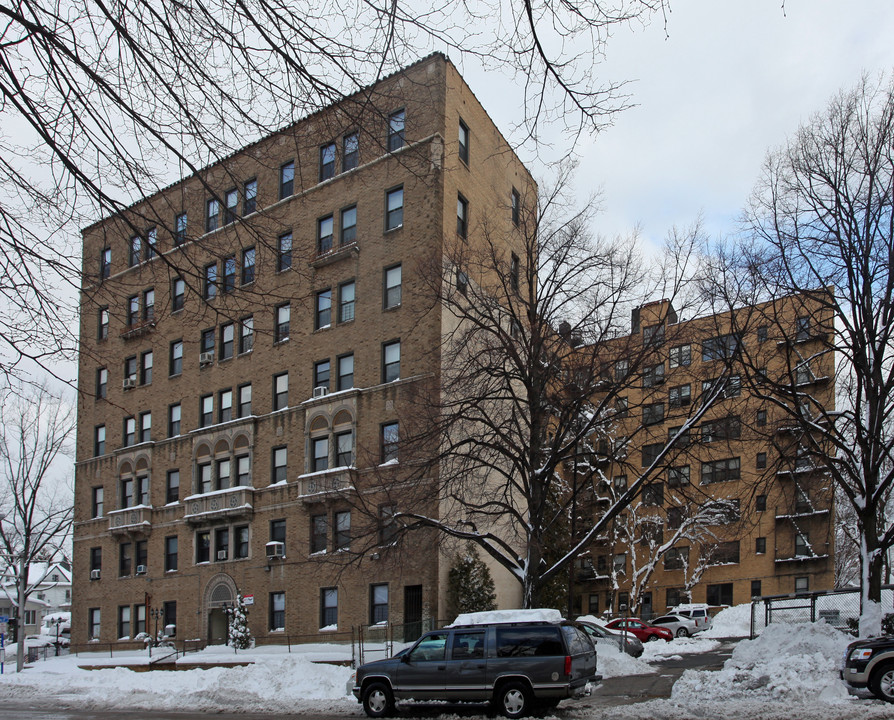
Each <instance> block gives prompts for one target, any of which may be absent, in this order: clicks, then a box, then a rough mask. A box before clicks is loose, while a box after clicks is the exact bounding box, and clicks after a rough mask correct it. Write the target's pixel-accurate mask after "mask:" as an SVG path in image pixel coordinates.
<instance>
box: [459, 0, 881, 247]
mask: <svg viewBox="0 0 894 720" xmlns="http://www.w3.org/2000/svg"><path fill="white" fill-rule="evenodd" d="M607 55H608V57H607V60H606V63H605V65H604V66H601V67H599V68H596V71H597V72H600V73H602V74H604V77H606V78H607V79H610V80H624V79H630V80H635V82H634V83H633V84H632V85H631V91H632V93H633V101H634V102H635V103H637V107H635V108H633V109H631V110H628V111H626V112H624V113H622V114H621V115H619V116H618V117H617V118H616V120H615V125H614V127H612V128H610V129H608V130H606V131H605V132H603V133H601V134H600V135H599V136H598V137H596V138H588V139H587V140H586V142H585V144H584V145H583V147H582V151H583V154H582V158H581V168H580V171H579V175H578V182H579V184H580V189H581V191H582V192H583V191H584V190H587V189H595V188H599V187H601V188H602V190H603V198H604V207H605V210H604V212H603V214H602V215H601V216H600V218H599V222H598V229H599V230H600V231H601V232H604V233H606V234H616V233H626V232H628V231H629V230H631V229H632V228H633V227H634V226H635V225H637V224H639V225H641V227H642V231H643V235H644V236H645V237H646V238H648V239H650V240H655V241H657V240H660V239H661V238H662V237H663V236H664V235H665V233H666V232H667V230H668V229H669V228H670V227H671V226H672V225H674V224H676V225H680V226H685V225H688V224H689V223H691V222H692V220H693V219H694V218H696V217H697V216H698V214H699V213H700V212H701V213H703V214H704V217H705V221H706V228H707V229H708V231H709V232H711V233H712V234H714V235H717V234H727V233H730V232H733V231H734V230H735V229H736V227H735V221H736V219H737V217H738V214H739V211H740V209H741V208H742V206H743V204H744V202H745V200H746V198H747V196H748V194H749V193H750V191H751V188H752V187H753V185H754V182H755V180H756V178H757V176H758V174H759V171H760V165H761V161H762V160H763V158H764V155H765V153H766V151H767V149H768V148H770V147H773V146H777V145H780V144H782V143H783V142H784V141H785V138H786V136H787V135H789V134H791V133H793V132H794V131H795V130H796V129H797V127H798V124H799V123H800V122H801V121H803V120H806V119H808V118H809V117H810V115H811V114H813V113H814V112H816V111H818V110H820V109H822V108H823V107H824V106H825V104H826V102H827V101H828V99H829V98H830V97H831V96H832V95H833V94H834V93H835V92H836V91H837V90H839V89H841V88H844V87H849V86H852V85H853V84H854V83H855V82H857V80H858V79H859V78H860V75H861V73H863V72H864V71H867V72H870V73H873V74H875V73H878V72H879V71H888V72H890V71H891V70H892V69H894V1H892V0H850V1H848V0H785V8H784V10H783V8H782V0H671V13H670V15H669V16H668V22H667V35H665V33H664V28H663V26H662V23H661V20H660V18H658V19H657V20H656V21H654V22H653V23H652V24H651V25H649V26H648V27H645V28H636V29H635V30H634V29H621V30H618V31H616V33H615V36H614V37H613V38H612V39H611V40H610V42H609V45H608V50H607ZM463 71H464V74H465V76H466V78H467V80H468V81H469V82H470V84H471V85H472V87H473V89H474V90H475V92H476V94H477V95H478V97H479V98H480V99H481V100H482V101H483V102H484V104H485V106H486V107H487V108H488V111H489V112H490V113H491V115H492V116H493V117H494V119H495V120H496V121H497V124H498V125H499V126H500V127H501V128H504V129H505V128H508V126H509V125H510V123H511V115H510V113H511V112H513V107H512V105H511V103H496V104H495V103H493V102H492V101H489V98H490V97H492V91H493V88H491V87H489V86H488V85H489V80H488V78H487V77H481V76H477V75H476V73H475V72H474V71H472V70H471V69H470V68H463ZM491 82H492V81H491Z"/></svg>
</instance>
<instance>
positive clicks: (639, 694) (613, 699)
mask: <svg viewBox="0 0 894 720" xmlns="http://www.w3.org/2000/svg"><path fill="white" fill-rule="evenodd" d="M733 647H734V643H723V644H722V645H721V646H720V647H719V648H718V649H717V650H714V651H712V652H707V653H698V654H691V655H683V656H680V657H679V658H677V659H673V660H664V661H662V662H658V663H654V667H655V669H656V670H657V671H658V672H657V673H655V674H651V675H626V676H623V677H616V678H608V679H607V680H603V681H602V684H601V685H600V687H599V688H598V689H597V691H596V692H595V693H594V694H593V695H591V696H590V697H588V698H582V699H580V700H566V701H565V702H563V703H562V705H561V706H560V707H559V708H558V709H557V710H555V711H553V712H554V714H555V715H556V716H557V717H559V718H561V717H562V716H563V715H564V713H563V712H562V711H563V709H570V708H572V707H574V708H578V709H579V708H580V707H581V706H590V707H594V708H606V707H612V706H618V705H626V704H629V703H631V702H643V701H645V700H653V699H656V698H667V697H670V692H671V688H672V687H673V684H674V682H676V680H677V678H679V677H680V675H682V674H683V672H684V671H685V670H688V669H700V670H719V669H720V668H721V667H722V665H723V662H724V661H725V660H726V659H727V658H728V657H729V656H730V654H731V653H732V650H733ZM443 712H444V706H443V705H434V706H425V705H414V706H413V710H412V713H410V712H407V711H404V712H402V713H399V714H398V719H399V718H401V717H423V718H433V717H437V716H438V715H441V714H443ZM450 712H451V714H457V715H461V716H463V717H483V716H484V715H485V711H484V709H483V708H482V707H480V706H479V707H462V708H455V707H453V708H451V709H450ZM551 714H553V713H551ZM123 715H124V713H122V712H121V711H116V710H77V709H67V708H59V707H53V706H52V705H51V704H49V703H48V704H46V705H43V704H41V705H37V704H32V703H25V704H21V705H17V704H15V703H10V702H8V701H7V702H4V703H2V704H0V720H121V718H122V716H123ZM126 716H127V720H199V719H200V718H202V719H207V718H208V717H209V716H211V717H214V718H216V719H217V720H273V719H274V718H275V720H345V716H344V715H343V714H338V715H332V714H304V715H282V714H268V713H208V712H155V711H151V710H150V711H139V710H128V711H127V712H126ZM352 717H365V716H364V715H363V711H362V710H361V708H360V705H359V704H358V705H357V706H356V714H355V715H352Z"/></svg>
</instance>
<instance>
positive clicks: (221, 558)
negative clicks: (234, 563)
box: [217, 550, 227, 560]
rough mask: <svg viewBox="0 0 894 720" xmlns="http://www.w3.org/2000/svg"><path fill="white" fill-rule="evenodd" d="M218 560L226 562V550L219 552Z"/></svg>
mask: <svg viewBox="0 0 894 720" xmlns="http://www.w3.org/2000/svg"><path fill="white" fill-rule="evenodd" d="M217 559H218V560H226V559H227V551H226V550H218V551H217Z"/></svg>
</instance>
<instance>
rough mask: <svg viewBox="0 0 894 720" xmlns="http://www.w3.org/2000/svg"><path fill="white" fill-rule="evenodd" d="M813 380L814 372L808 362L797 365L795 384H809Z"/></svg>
mask: <svg viewBox="0 0 894 720" xmlns="http://www.w3.org/2000/svg"><path fill="white" fill-rule="evenodd" d="M812 382H813V373H812V372H811V371H810V365H808V364H807V363H806V362H805V363H801V364H800V365H798V366H797V367H795V385H808V384H810V383H812Z"/></svg>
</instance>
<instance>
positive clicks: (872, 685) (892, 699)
mask: <svg viewBox="0 0 894 720" xmlns="http://www.w3.org/2000/svg"><path fill="white" fill-rule="evenodd" d="M869 689H870V690H872V694H873V695H875V696H876V697H877V698H878V699H879V700H884V701H885V702H889V703H894V662H886V663H882V664H881V665H880V666H879V667H877V668H876V669H875V671H874V672H873V673H872V677H871V678H869Z"/></svg>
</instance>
